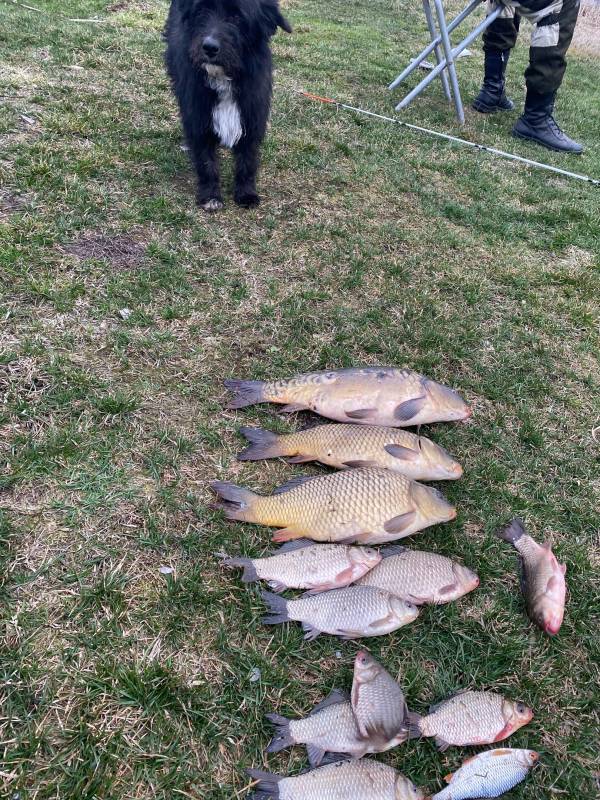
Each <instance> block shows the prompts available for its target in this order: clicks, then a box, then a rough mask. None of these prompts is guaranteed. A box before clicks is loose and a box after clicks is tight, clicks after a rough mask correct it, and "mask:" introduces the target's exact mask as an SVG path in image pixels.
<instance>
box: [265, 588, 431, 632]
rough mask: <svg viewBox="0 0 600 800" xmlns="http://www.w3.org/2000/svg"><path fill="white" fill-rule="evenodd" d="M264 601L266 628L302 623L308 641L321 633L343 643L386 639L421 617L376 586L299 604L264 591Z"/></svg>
mask: <svg viewBox="0 0 600 800" xmlns="http://www.w3.org/2000/svg"><path fill="white" fill-rule="evenodd" d="M262 598H263V600H264V601H265V603H266V604H267V605H268V606H269V616H266V617H263V620H262V621H263V623H264V624H265V625H278V624H279V623H282V622H289V621H290V620H295V621H296V622H301V623H302V629H303V630H304V631H305V636H304V638H305V639H308V640H312V639H316V637H317V636H319V634H321V633H330V634H332V635H333V636H341V637H342V639H356V638H359V637H361V636H382V635H383V634H385V633H390V632H391V631H395V630H397V629H398V628H401V627H402V626H403V625H408V624H409V623H410V622H412V621H413V620H415V619H416V618H417V617H418V616H419V609H418V608H417V607H416V606H415V605H413V604H412V603H409V602H407V601H406V600H401V599H400V598H399V597H396V596H395V595H393V594H390V592H385V591H383V590H382V589H376V588H375V587H374V586H348V587H347V588H345V589H332V590H331V591H329V592H321V593H320V594H315V595H309V596H306V595H305V596H304V597H301V598H299V599H298V600H286V598H284V597H280V595H278V594H273V593H272V592H266V591H263V593H262Z"/></svg>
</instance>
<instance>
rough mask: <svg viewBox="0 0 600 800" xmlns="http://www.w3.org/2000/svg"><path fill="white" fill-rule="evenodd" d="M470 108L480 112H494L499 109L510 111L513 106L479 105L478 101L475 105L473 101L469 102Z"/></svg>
mask: <svg viewBox="0 0 600 800" xmlns="http://www.w3.org/2000/svg"><path fill="white" fill-rule="evenodd" d="M471 108H472V109H473V111H479V113H480V114H496V113H497V112H499V111H500V112H501V111H504V112H506V111H512V110H513V109H514V106H511V107H510V108H503V107H502V106H484V105H480V104H479V103H478V104H477V105H476V104H475V103H471Z"/></svg>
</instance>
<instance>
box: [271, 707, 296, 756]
mask: <svg viewBox="0 0 600 800" xmlns="http://www.w3.org/2000/svg"><path fill="white" fill-rule="evenodd" d="M267 719H268V720H269V722H271V723H272V724H273V725H274V726H275V735H274V736H273V738H272V739H271V741H270V742H269V745H268V747H267V753H278V752H279V751H280V750H285V748H286V747H290V746H291V745H293V744H296V740H295V739H294V737H293V736H292V734H291V733H290V721H289V719H287V718H286V717H282V716H281V715H280V714H267Z"/></svg>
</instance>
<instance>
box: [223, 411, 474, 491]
mask: <svg viewBox="0 0 600 800" xmlns="http://www.w3.org/2000/svg"><path fill="white" fill-rule="evenodd" d="M240 433H241V434H242V435H243V436H245V437H246V439H248V441H249V442H250V446H249V447H247V448H246V449H245V450H243V451H242V452H241V453H240V454H239V456H238V459H239V460H240V461H257V460H259V459H263V458H280V457H283V458H285V459H286V461H288V462H289V463H290V464H301V463H303V462H305V461H320V462H321V463H322V464H327V465H328V466H330V467H335V468H336V469H347V468H348V467H382V468H384V469H391V470H392V471H394V472H400V473H401V474H402V475H406V477H407V478H411V479H412V480H415V481H445V480H447V481H455V480H457V479H458V478H460V477H461V475H462V473H463V470H462V467H461V465H460V464H459V463H458V461H456V460H455V459H454V458H452V456H451V455H450V453H448V451H447V450H445V449H444V448H443V447H440V445H438V444H435V442H432V441H431V439H427V438H426V437H425V436H415V434H414V433H410V432H409V431H404V430H400V429H398V428H386V427H383V426H381V425H317V426H316V427H314V428H308V429H307V430H304V431H298V432H297V433H283V434H277V433H272V432H271V431H265V430H263V429H262V428H248V427H243V428H240Z"/></svg>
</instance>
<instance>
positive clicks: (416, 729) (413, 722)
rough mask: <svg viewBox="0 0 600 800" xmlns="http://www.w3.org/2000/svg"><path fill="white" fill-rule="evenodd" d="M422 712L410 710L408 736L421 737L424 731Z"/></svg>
mask: <svg viewBox="0 0 600 800" xmlns="http://www.w3.org/2000/svg"><path fill="white" fill-rule="evenodd" d="M422 719H423V717H422V716H421V714H416V713H415V712H414V711H409V712H408V738H409V739H420V738H421V736H422V735H423V733H422V732H421V720H422Z"/></svg>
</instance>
